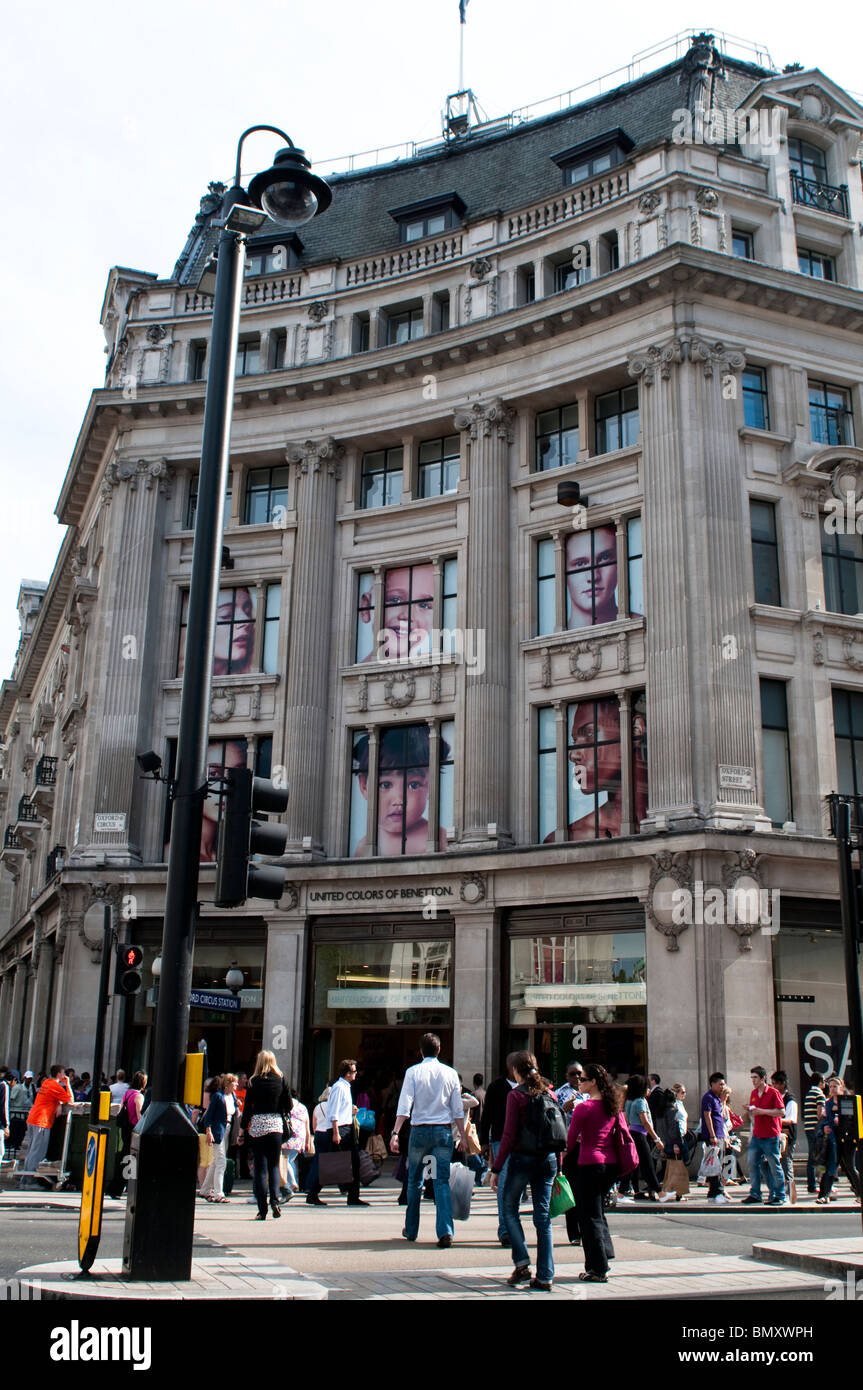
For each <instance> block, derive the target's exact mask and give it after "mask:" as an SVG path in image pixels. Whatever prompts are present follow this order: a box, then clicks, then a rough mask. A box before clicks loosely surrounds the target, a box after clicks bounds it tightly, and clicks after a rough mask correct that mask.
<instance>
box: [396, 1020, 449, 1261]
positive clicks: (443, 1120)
mask: <svg viewBox="0 0 863 1390" xmlns="http://www.w3.org/2000/svg"><path fill="white" fill-rule="evenodd" d="M420 1051H421V1052H422V1057H423V1060H422V1061H421V1062H419V1063H417V1065H416V1066H415V1067H409V1068H408V1070H407V1072H406V1073H405V1079H404V1082H403V1083H402V1091H401V1095H400V1096H399V1104H398V1114H397V1115H396V1122H395V1125H394V1126H393V1135H392V1139H391V1140H390V1148H391V1150H392V1152H393V1153H398V1152H399V1130H400V1129H401V1127H402V1125H403V1124H404V1123H405V1121H406V1120H408V1119H409V1120H410V1122H411V1137H410V1141H409V1143H408V1188H407V1198H408V1200H407V1212H406V1214H405V1225H404V1230H403V1231H402V1235H403V1236H404V1238H405V1240H411V1241H413V1240H416V1238H417V1236H418V1235H419V1229H420V1202H421V1200H422V1190H423V1180H424V1178H425V1177H427V1176H429V1174H427V1173H426V1172H425V1166H426V1160H427V1159H428V1160H429V1161H430V1167H431V1173H430V1176H431V1178H432V1181H433V1183H434V1201H435V1213H436V1218H437V1219H436V1234H437V1243H438V1245H439V1246H440V1248H441V1249H442V1250H448V1249H449V1247H450V1246H451V1245H452V1237H453V1225H452V1200H451V1197H450V1188H449V1166H450V1159H451V1158H452V1127H453V1125H455V1126H456V1129H457V1130H458V1135H459V1141H458V1147H459V1150H460V1151H461V1152H462V1153H464V1152H466V1150H467V1141H466V1138H465V1128H464V1103H463V1101H462V1098H461V1082H460V1081H459V1079H458V1072H456V1071H453V1069H452V1067H445V1066H444V1065H443V1063H442V1062H440V1061H439V1060H438V1053H439V1052H440V1038H439V1037H438V1036H437V1034H435V1033H424V1034H423V1037H422V1039H421V1041H420Z"/></svg>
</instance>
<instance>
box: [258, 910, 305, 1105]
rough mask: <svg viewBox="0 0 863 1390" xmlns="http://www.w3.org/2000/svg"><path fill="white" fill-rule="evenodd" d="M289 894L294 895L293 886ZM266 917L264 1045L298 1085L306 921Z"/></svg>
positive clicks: (284, 915)
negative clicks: (291, 892)
mask: <svg viewBox="0 0 863 1390" xmlns="http://www.w3.org/2000/svg"><path fill="white" fill-rule="evenodd" d="M288 887H290V885H289V886H288ZM291 896H293V897H295V896H296V889H294V891H293V894H292V895H291ZM287 897H288V889H286V898H287ZM266 920H267V976H266V985H265V989H264V1028H263V1046H264V1048H265V1049H266V1050H267V1051H272V1052H274V1053H275V1054H276V1059H277V1061H278V1063H279V1066H280V1067H281V1069H282V1071H283V1072H284V1074H285V1077H286V1079H287V1080H288V1081H289V1083H290V1084H291V1085H293V1086H297V1085H299V1065H300V1052H301V1049H302V1040H303V952H304V937H305V922H304V921H303V920H301V919H297V918H296V917H294V916H292V915H291V916H288V915H286V914H284V913H279V914H271V915H269V916H268V917H267V919H266Z"/></svg>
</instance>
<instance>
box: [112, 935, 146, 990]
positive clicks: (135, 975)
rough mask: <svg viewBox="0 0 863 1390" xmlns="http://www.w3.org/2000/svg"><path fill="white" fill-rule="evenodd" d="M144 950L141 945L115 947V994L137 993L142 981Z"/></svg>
mask: <svg viewBox="0 0 863 1390" xmlns="http://www.w3.org/2000/svg"><path fill="white" fill-rule="evenodd" d="M143 965H144V950H143V947H141V946H118V947H117V971H116V974H115V976H114V993H115V994H137V993H138V992H139V990H140V988H141V984H142V983H143V978H144V977H143V974H142V970H143Z"/></svg>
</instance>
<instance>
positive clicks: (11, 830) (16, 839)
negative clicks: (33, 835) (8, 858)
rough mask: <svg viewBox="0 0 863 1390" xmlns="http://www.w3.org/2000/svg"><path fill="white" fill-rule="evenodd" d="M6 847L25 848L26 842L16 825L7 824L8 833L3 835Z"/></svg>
mask: <svg viewBox="0 0 863 1390" xmlns="http://www.w3.org/2000/svg"><path fill="white" fill-rule="evenodd" d="M3 848H4V849H23V848H24V844H23V842H22V840H21V836H20V835H19V834H18V832H17V830H16V829H15V827H14V825H7V827H6V833H5V834H4V836H3Z"/></svg>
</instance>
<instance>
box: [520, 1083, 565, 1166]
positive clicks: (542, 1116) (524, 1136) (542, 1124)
mask: <svg viewBox="0 0 863 1390" xmlns="http://www.w3.org/2000/svg"><path fill="white" fill-rule="evenodd" d="M519 1089H520V1090H522V1089H523V1088H522V1087H519ZM566 1136H567V1125H566V1119H565V1117H564V1114H563V1111H562V1110H561V1108H560V1106H559V1105H558V1103H557V1101H556V1100H554V1099H553V1097H552V1096H550V1095H549V1094H548V1092H547V1091H542V1092H541V1093H540V1094H539V1095H538V1096H529V1097H528V1102H527V1105H526V1106H525V1109H524V1116H523V1118H522V1122H521V1133H520V1134H519V1137H518V1146H517V1149H516V1152H517V1153H522V1154H529V1155H530V1156H531V1157H532V1158H544V1157H545V1156H546V1155H548V1154H555V1153H563V1151H564V1149H565V1148H566Z"/></svg>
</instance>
